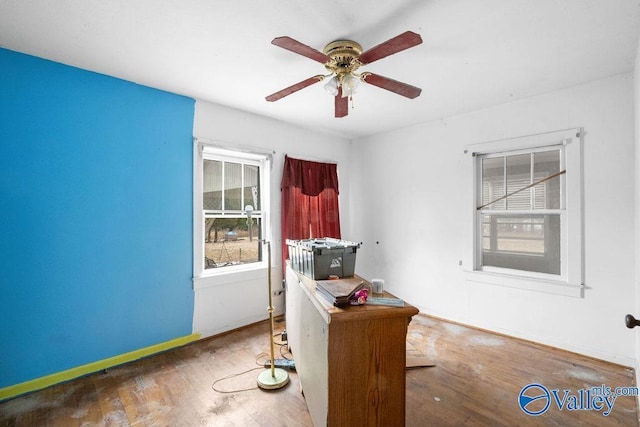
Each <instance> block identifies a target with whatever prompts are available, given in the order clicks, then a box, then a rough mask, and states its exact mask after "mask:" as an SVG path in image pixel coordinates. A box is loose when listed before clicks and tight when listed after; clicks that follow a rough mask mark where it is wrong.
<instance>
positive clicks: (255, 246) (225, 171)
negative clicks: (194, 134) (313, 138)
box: [194, 146, 269, 276]
mask: <svg viewBox="0 0 640 427" xmlns="http://www.w3.org/2000/svg"><path fill="white" fill-rule="evenodd" d="M198 148H199V151H198V162H197V164H196V177H195V186H194V187H195V188H196V192H197V194H198V196H197V197H194V200H195V205H196V209H195V210H196V213H195V218H196V221H197V225H196V227H195V229H196V230H197V231H196V232H195V233H194V234H195V235H196V238H197V246H198V247H197V248H196V251H195V254H196V257H197V258H198V259H197V260H196V262H195V264H196V268H195V271H196V276H198V275H201V274H202V273H204V272H220V271H227V272H229V271H234V270H239V269H246V268H247V267H251V266H252V265H253V266H264V265H263V264H264V262H265V261H266V259H264V258H265V255H266V254H263V246H264V245H263V243H262V241H263V240H264V239H265V236H266V232H267V230H266V229H265V228H266V224H267V223H266V221H265V218H266V215H267V207H266V205H265V199H266V195H265V193H266V191H265V189H267V190H268V188H269V185H268V183H267V182H266V179H267V177H268V176H269V175H268V172H269V159H268V157H267V156H264V155H255V154H248V153H240V152H234V151H229V150H223V149H218V148H212V147H209V146H199V147H198Z"/></svg>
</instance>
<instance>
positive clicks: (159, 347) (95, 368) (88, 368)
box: [0, 333, 201, 401]
mask: <svg viewBox="0 0 640 427" xmlns="http://www.w3.org/2000/svg"><path fill="white" fill-rule="evenodd" d="M200 338H201V336H200V334H197V333H196V334H191V335H186V336H184V337H179V338H175V339H172V340H169V341H165V342H163V343H159V344H154V345H151V346H149V347H144V348H141V349H138V350H134V351H130V352H128V353H123V354H119V355H117V356H113V357H109V358H107V359H103V360H98V361H96V362H91V363H87V364H86V365H81V366H77V367H75V368H71V369H67V370H66V371H60V372H56V373H53V374H50V375H46V376H44V377H40V378H36V379H33V380H29V381H25V382H23V383H20V384H15V385H12V386H9V387H4V388H0V401H3V400H6V399H10V398H13V397H17V396H20V395H21V394H25V393H30V392H32V391H36V390H41V389H43V388H46V387H49V386H52V385H55V384H58V383H62V382H65V381H69V380H72V379H75V378H79V377H82V376H85V375H89V374H93V373H95V372H99V371H101V370H103V369H108V368H112V367H114V366H118V365H122V364H124V363H128V362H133V361H134V360H138V359H142V358H143V357H147V356H151V355H153V354H156V353H161V352H163V351H167V350H171V349H173V348H177V347H182V346H184V345H187V344H190V343H192V342H194V341H197V340H199V339H200Z"/></svg>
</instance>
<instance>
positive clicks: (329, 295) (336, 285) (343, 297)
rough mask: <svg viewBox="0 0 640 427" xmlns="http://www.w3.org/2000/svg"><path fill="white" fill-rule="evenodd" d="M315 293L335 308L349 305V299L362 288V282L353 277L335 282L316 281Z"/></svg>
mask: <svg viewBox="0 0 640 427" xmlns="http://www.w3.org/2000/svg"><path fill="white" fill-rule="evenodd" d="M316 283H317V286H316V292H318V293H319V294H320V295H322V296H323V297H325V298H326V299H327V300H328V301H329V302H330V303H331V304H333V305H335V306H336V307H341V306H343V305H349V299H351V297H352V296H353V294H355V293H356V292H358V291H359V290H360V289H362V288H363V287H364V281H363V280H362V279H358V278H355V277H348V278H345V279H337V280H317V281H316Z"/></svg>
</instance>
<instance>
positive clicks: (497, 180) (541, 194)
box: [479, 149, 562, 274]
mask: <svg viewBox="0 0 640 427" xmlns="http://www.w3.org/2000/svg"><path fill="white" fill-rule="evenodd" d="M481 167H482V188H481V193H482V194H481V197H480V200H481V203H482V206H481V208H480V209H479V212H480V215H481V233H482V234H481V242H482V265H483V266H494V267H502V268H511V269H518V270H526V271H534V272H539V273H549V274H560V259H561V257H560V244H561V220H562V218H561V211H560V208H561V194H562V192H561V191H560V188H561V185H560V182H561V178H560V175H559V173H560V151H559V150H558V149H555V150H550V151H549V150H547V151H538V152H530V153H524V154H514V155H498V156H490V157H486V158H483V159H482V166H481ZM550 177H551V178H550Z"/></svg>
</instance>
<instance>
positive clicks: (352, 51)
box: [323, 40, 362, 78]
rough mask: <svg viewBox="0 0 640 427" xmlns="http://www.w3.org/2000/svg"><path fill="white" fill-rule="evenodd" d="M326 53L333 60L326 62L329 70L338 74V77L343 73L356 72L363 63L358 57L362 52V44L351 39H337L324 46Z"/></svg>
mask: <svg viewBox="0 0 640 427" xmlns="http://www.w3.org/2000/svg"><path fill="white" fill-rule="evenodd" d="M323 52H324V54H325V55H327V56H328V57H329V58H331V61H329V62H327V63H326V64H324V66H325V68H326V69H327V71H329V72H330V73H333V74H336V75H337V76H338V78H340V77H341V76H342V75H344V74H347V73H351V72H354V71H355V70H357V69H358V67H360V65H362V64H361V63H360V61H359V60H358V58H359V57H360V54H361V53H362V46H360V44H358V43H356V42H354V41H351V40H336V41H334V42H331V43H329V44H328V45H326V46H325V47H324V50H323Z"/></svg>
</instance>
